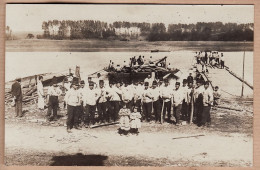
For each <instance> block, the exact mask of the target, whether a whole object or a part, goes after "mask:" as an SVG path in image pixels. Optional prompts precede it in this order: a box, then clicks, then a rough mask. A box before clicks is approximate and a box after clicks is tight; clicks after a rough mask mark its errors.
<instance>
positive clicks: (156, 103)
mask: <svg viewBox="0 0 260 170" xmlns="http://www.w3.org/2000/svg"><path fill="white" fill-rule="evenodd" d="M151 94H152V102H153V111H154V115H155V122H157V121H159V122H160V119H161V116H160V114H161V103H160V100H159V99H160V98H161V91H160V89H159V88H158V87H157V82H156V81H153V84H152V89H151Z"/></svg>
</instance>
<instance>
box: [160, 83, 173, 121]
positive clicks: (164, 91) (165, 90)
mask: <svg viewBox="0 0 260 170" xmlns="http://www.w3.org/2000/svg"><path fill="white" fill-rule="evenodd" d="M161 95H162V99H163V106H164V107H163V121H165V114H166V111H167V121H168V122H170V121H171V98H172V88H171V87H170V86H169V81H168V79H165V80H164V86H163V87H162V88H161Z"/></svg>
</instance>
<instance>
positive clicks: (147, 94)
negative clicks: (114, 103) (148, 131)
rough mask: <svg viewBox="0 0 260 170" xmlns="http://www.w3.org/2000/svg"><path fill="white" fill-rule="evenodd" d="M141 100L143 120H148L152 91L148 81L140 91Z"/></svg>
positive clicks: (149, 118) (150, 110)
mask: <svg viewBox="0 0 260 170" xmlns="http://www.w3.org/2000/svg"><path fill="white" fill-rule="evenodd" d="M142 102H143V114H144V117H145V120H146V121H147V122H150V120H151V112H152V93H151V89H150V88H149V83H148V82H145V83H144V90H143V93H142Z"/></svg>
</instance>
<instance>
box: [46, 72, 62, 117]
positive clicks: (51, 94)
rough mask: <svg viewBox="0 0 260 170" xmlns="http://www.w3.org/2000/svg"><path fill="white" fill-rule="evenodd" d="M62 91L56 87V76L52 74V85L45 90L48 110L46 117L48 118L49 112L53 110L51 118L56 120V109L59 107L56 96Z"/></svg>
mask: <svg viewBox="0 0 260 170" xmlns="http://www.w3.org/2000/svg"><path fill="white" fill-rule="evenodd" d="M61 93H62V91H61V89H60V88H59V87H58V84H57V78H56V77H55V76H54V77H53V78H52V86H50V87H49V88H48V92H47V103H48V112H47V119H48V120H50V116H51V113H52V112H53V120H57V110H58V107H59V99H58V97H59V96H60V95H61Z"/></svg>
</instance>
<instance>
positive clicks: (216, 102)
mask: <svg viewBox="0 0 260 170" xmlns="http://www.w3.org/2000/svg"><path fill="white" fill-rule="evenodd" d="M220 96H221V94H220V93H219V88H218V86H215V88H214V92H213V106H217V105H219V103H220Z"/></svg>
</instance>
